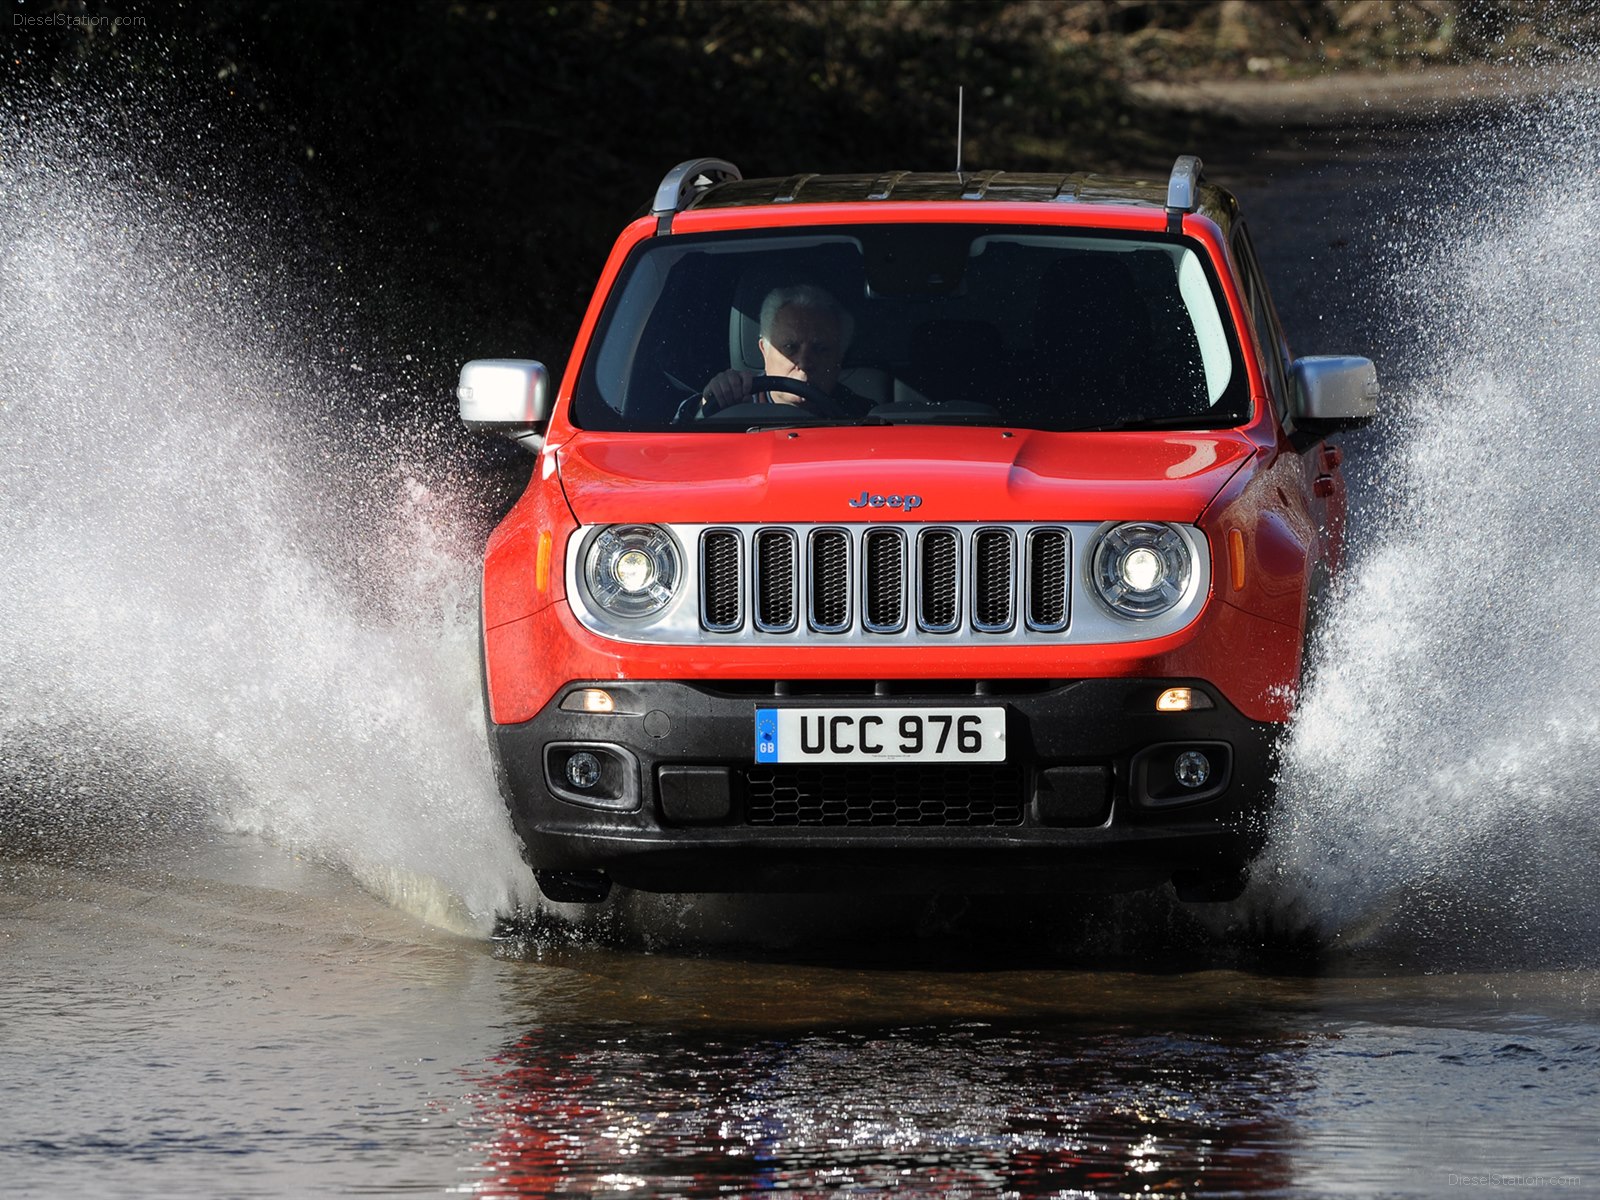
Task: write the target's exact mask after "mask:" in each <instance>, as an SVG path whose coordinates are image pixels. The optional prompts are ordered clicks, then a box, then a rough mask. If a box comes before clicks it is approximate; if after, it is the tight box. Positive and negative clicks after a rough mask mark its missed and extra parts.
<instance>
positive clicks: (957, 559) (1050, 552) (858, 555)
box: [700, 524, 1073, 638]
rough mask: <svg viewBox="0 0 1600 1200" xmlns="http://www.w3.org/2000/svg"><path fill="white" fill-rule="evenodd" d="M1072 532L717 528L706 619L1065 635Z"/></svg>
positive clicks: (781, 626)
mask: <svg viewBox="0 0 1600 1200" xmlns="http://www.w3.org/2000/svg"><path fill="white" fill-rule="evenodd" d="M1072 536H1073V535H1072V534H1071V532H1069V530H1068V529H1067V528H1065V527H1063V526H1055V525H1041V526H1025V525H1024V526H1010V525H978V526H973V525H966V526H944V525H933V526H926V527H916V526H913V527H906V526H901V525H891V524H871V525H858V526H832V525H828V526H787V525H766V526H756V527H751V526H745V527H742V528H738V529H735V528H726V527H721V528H715V529H711V530H707V531H706V532H705V533H704V534H703V535H702V537H701V538H700V587H701V594H700V625H701V628H703V629H705V630H708V631H710V632H713V633H734V632H737V631H739V630H742V629H747V628H750V627H751V626H753V627H754V629H755V630H756V631H757V632H759V633H764V634H779V633H793V632H800V631H802V630H803V631H805V632H807V633H810V634H824V635H834V636H842V635H854V636H856V637H858V638H859V637H862V636H863V635H864V636H866V637H868V638H870V637H878V636H888V635H895V634H907V633H909V634H912V635H918V636H921V635H949V636H956V635H960V634H962V633H964V632H968V631H970V633H968V636H971V634H979V635H998V634H1006V633H1009V632H1011V631H1013V630H1016V629H1018V627H1019V625H1020V626H1023V627H1024V628H1025V629H1026V630H1027V631H1031V632H1035V633H1062V632H1065V630H1066V629H1067V626H1068V624H1069V621H1070V616H1071V612H1070V602H1069V598H1070V595H1071V591H1072ZM747 544H748V547H749V552H748V555H746V553H745V547H746V545H747ZM745 564H747V565H745Z"/></svg>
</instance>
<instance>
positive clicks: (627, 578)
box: [584, 525, 679, 617]
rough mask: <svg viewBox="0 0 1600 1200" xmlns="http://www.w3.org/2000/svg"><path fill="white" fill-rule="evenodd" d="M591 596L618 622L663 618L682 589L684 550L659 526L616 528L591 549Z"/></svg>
mask: <svg viewBox="0 0 1600 1200" xmlns="http://www.w3.org/2000/svg"><path fill="white" fill-rule="evenodd" d="M584 573H585V577H586V581H587V582H588V585H589V594H590V595H591V596H593V597H594V600H595V603H596V604H598V605H599V606H600V607H601V608H602V609H604V610H605V611H606V612H608V613H610V614H612V615H613V616H618V617H648V616H650V615H651V614H652V613H657V612H660V611H661V610H662V609H663V608H665V607H666V606H667V603H668V601H670V600H671V599H672V594H673V592H675V591H676V590H677V587H678V577H679V571H678V548H677V546H676V545H675V544H674V543H673V541H672V539H671V538H670V537H668V536H667V533H666V531H665V530H663V529H660V528H657V527H656V526H654V525H613V526H612V527H611V528H610V529H607V530H605V531H604V532H602V533H601V534H600V535H599V536H598V537H596V538H595V539H594V541H593V542H592V543H590V546H589V553H588V557H587V558H586V560H585V565H584Z"/></svg>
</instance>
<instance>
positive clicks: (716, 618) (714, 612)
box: [700, 529, 743, 629]
mask: <svg viewBox="0 0 1600 1200" xmlns="http://www.w3.org/2000/svg"><path fill="white" fill-rule="evenodd" d="M703 561H704V564H705V580H706V582H705V588H704V590H703V593H702V595H701V598H700V604H701V608H700V619H701V621H703V622H704V624H705V626H706V628H708V629H736V628H738V625H739V621H740V619H741V617H742V616H743V613H742V612H741V611H740V609H741V608H742V607H743V606H742V605H741V604H740V600H739V535H738V534H737V533H735V532H734V531H733V530H731V529H713V530H711V531H710V532H709V533H707V534H706V536H705V546H704V551H703Z"/></svg>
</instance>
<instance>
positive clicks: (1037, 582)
mask: <svg viewBox="0 0 1600 1200" xmlns="http://www.w3.org/2000/svg"><path fill="white" fill-rule="evenodd" d="M1071 558H1072V554H1071V548H1070V547H1069V546H1068V544H1067V531H1066V530H1065V529H1034V530H1030V531H1029V533H1028V549H1027V561H1028V600H1027V613H1028V628H1029V629H1037V630H1039V631H1040V632H1041V633H1057V632H1059V631H1061V630H1063V629H1065V628H1066V627H1067V617H1068V614H1069V613H1070V611H1071V606H1070V603H1069V600H1068V589H1069V588H1070V587H1071V586H1072V580H1071V576H1070V572H1069V570H1068V563H1069V562H1070V561H1071Z"/></svg>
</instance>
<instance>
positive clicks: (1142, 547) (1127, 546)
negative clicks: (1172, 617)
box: [1094, 523, 1194, 618]
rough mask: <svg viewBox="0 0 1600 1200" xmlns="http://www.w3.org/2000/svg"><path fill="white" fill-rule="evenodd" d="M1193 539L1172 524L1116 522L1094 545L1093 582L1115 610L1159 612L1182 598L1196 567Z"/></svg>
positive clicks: (1129, 614)
mask: <svg viewBox="0 0 1600 1200" xmlns="http://www.w3.org/2000/svg"><path fill="white" fill-rule="evenodd" d="M1193 565H1194V564H1193V559H1192V556H1191V555H1190V553H1189V544H1188V543H1187V542H1186V541H1184V540H1183V536H1182V535H1181V534H1180V533H1179V532H1178V531H1177V530H1176V529H1174V528H1172V526H1170V525H1146V524H1139V523H1130V524H1127V525H1117V526H1114V527H1113V528H1112V529H1111V530H1109V531H1108V532H1107V533H1106V534H1105V535H1104V536H1103V537H1102V538H1101V539H1100V544H1099V545H1098V546H1096V547H1095V551H1094V586H1095V588H1096V590H1097V591H1099V593H1100V598H1101V599H1102V600H1104V601H1105V602H1106V605H1107V606H1108V607H1109V608H1110V609H1111V611H1112V612H1114V613H1117V614H1118V615H1120V616H1124V617H1134V618H1142V617H1155V616H1160V615H1161V614H1162V613H1164V612H1166V611H1167V610H1168V609H1170V608H1172V607H1173V606H1175V605H1176V604H1177V603H1178V601H1180V600H1182V599H1183V594H1184V592H1186V591H1187V590H1188V588H1189V576H1190V573H1191V571H1192V569H1193Z"/></svg>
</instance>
